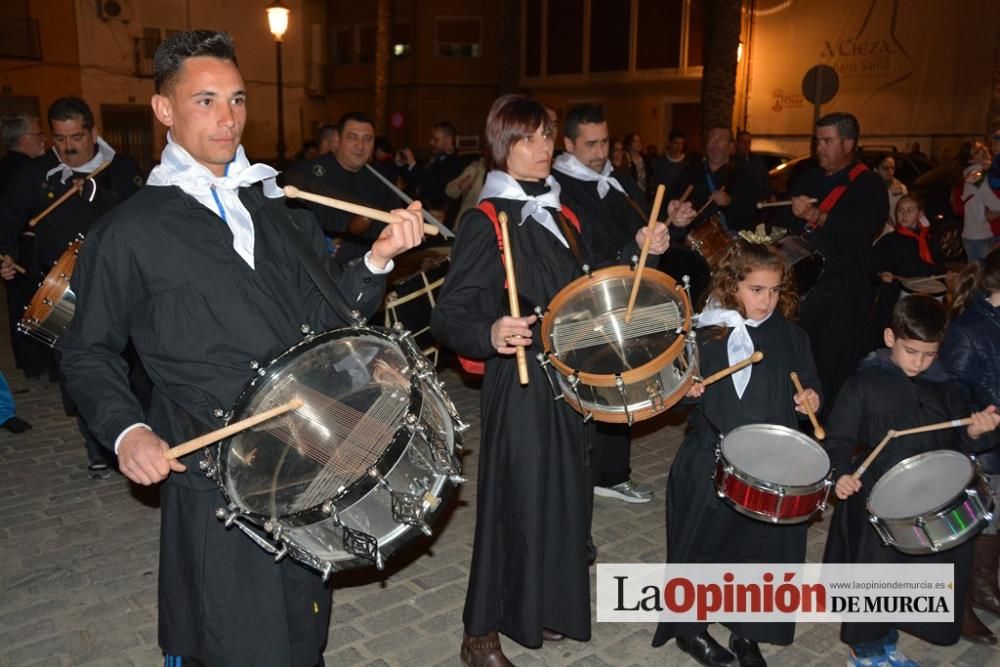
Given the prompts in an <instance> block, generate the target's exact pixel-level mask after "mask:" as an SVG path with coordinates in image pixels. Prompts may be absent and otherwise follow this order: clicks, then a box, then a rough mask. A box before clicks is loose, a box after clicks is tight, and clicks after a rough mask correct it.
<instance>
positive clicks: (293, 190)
mask: <svg viewBox="0 0 1000 667" xmlns="http://www.w3.org/2000/svg"><path fill="white" fill-rule="evenodd" d="M282 191H283V192H284V193H285V196H286V197H288V198H289V199H305V200H306V201H311V202H313V203H314V204H322V205H323V206H329V207H330V208H335V209H339V210H341V211H347V212H348V213H353V214H354V215H360V216H363V217H365V218H370V219H372V220H378V221H379V222H384V223H387V224H390V225H391V224H394V223H397V222H399V221H400V218H399V217H398V216H395V215H393V214H392V213H389V212H388V211H380V210H378V209H377V208H371V207H370V206H362V205H361V204H354V203H352V202H349V201H344V200H343V199H334V198H333V197H325V196H323V195H317V194H315V193H312V192H305V191H303V190H299V189H298V188H297V187H295V186H294V185H286V186H285V187H283V188H282ZM438 233H439V232H438V228H437V227H435V226H434V225H429V224H427V223H426V222H425V223H424V234H426V235H427V236H435V235H437V234H438Z"/></svg>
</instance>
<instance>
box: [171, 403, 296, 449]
mask: <svg viewBox="0 0 1000 667" xmlns="http://www.w3.org/2000/svg"><path fill="white" fill-rule="evenodd" d="M303 405H305V401H303V400H302V399H301V398H293V399H292V400H290V401H288V402H287V403H285V404H284V405H279V406H278V407H276V408H271V409H270V410H265V411H264V412H261V413H260V414H257V415H254V416H252V417H247V418H246V419H241V420H239V421H238V422H234V423H232V424H230V425H229V426H223V427H222V428H220V429H218V430H215V431H212V432H211V433H206V434H205V435H202V436H199V437H197V438H194V439H193V440H188V441H187V442H183V443H181V444H179V445H177V446H176V447H171V448H170V449H168V450H167V451H165V452H163V456H164V457H165V458H167V459H168V460H170V459H179V458H180V457H182V456H187V455H188V454H190V453H191V452H196V451H198V450H199V449H201V448H202V447H207V446H208V445H211V444H212V443H214V442H218V441H219V440H225V439H226V438H228V437H229V436H231V435H236V434H237V433H239V432H240V431H245V430H247V429H248V428H250V427H252V426H256V425H257V424H259V423H261V422H265V421H267V420H268V419H273V418H274V417H277V416H279V415H283V414H285V413H286V412H291V411H292V410H298V409H299V408H301V407H302V406H303Z"/></svg>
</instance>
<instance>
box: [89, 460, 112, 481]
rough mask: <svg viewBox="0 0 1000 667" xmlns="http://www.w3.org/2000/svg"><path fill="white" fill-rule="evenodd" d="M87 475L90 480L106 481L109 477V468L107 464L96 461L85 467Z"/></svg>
mask: <svg viewBox="0 0 1000 667" xmlns="http://www.w3.org/2000/svg"><path fill="white" fill-rule="evenodd" d="M87 474H88V475H90V479H107V478H108V477H111V468H110V467H109V466H108V464H107V463H103V462H101V461H96V462H94V463H91V464H90V465H88V466H87Z"/></svg>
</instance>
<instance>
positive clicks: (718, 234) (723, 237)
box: [684, 215, 733, 266]
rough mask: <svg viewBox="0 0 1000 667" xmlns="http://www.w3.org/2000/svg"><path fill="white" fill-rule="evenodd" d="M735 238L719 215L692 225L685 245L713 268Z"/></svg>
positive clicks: (685, 239)
mask: <svg viewBox="0 0 1000 667" xmlns="http://www.w3.org/2000/svg"><path fill="white" fill-rule="evenodd" d="M732 242H733V237H732V236H731V235H730V234H729V232H728V230H726V228H725V227H724V226H723V224H722V221H721V220H720V219H719V216H718V215H713V216H711V217H709V218H707V219H705V220H702V221H701V222H699V223H696V224H693V225H691V227H689V231H688V233H687V235H686V236H685V237H684V243H685V244H686V245H687V246H688V247H689V248H690V249H691V250H693V251H695V252H696V253H698V254H699V255H701V256H702V258H703V259H704V260H705V261H706V262H707V263H708V264H709V266H712V265H713V263H714V262H716V261H718V259H719V258H720V257H722V255H723V254H724V253H725V252H726V249H727V248H728V247H729V246H730V245H731V244H732Z"/></svg>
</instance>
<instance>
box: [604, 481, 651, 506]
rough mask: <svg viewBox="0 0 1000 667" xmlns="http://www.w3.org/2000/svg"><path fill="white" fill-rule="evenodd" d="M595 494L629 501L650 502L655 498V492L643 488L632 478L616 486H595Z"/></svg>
mask: <svg viewBox="0 0 1000 667" xmlns="http://www.w3.org/2000/svg"><path fill="white" fill-rule="evenodd" d="M594 495H595V496H603V497H605V498H614V499H616V500H623V501H625V502H627V503H648V502H649V501H650V500H652V499H653V492H652V491H647V490H646V489H643V488H642V487H640V486H639V485H638V484H636V483H635V482H633V481H632V480H630V479H627V480H625V481H624V482H622V483H621V484H615V485H614V486H595V487H594Z"/></svg>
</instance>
